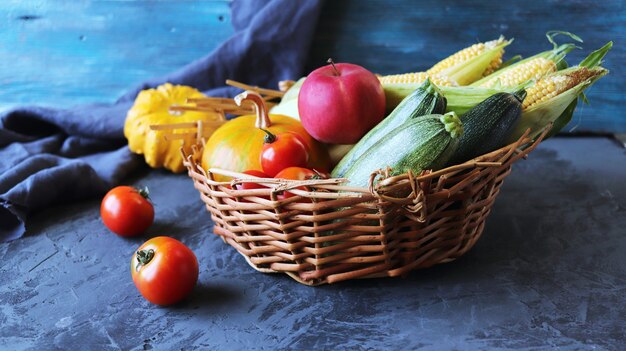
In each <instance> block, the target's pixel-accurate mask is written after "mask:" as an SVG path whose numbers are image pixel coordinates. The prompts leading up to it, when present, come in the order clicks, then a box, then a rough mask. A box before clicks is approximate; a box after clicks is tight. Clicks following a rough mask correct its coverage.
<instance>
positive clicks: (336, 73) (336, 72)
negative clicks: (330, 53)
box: [326, 58, 341, 77]
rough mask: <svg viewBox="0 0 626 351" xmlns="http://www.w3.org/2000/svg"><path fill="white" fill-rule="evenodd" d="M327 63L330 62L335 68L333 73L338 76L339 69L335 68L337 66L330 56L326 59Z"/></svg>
mask: <svg viewBox="0 0 626 351" xmlns="http://www.w3.org/2000/svg"><path fill="white" fill-rule="evenodd" d="M326 62H328V63H330V64H331V65H332V66H333V69H334V70H335V75H336V76H337V77H339V76H340V75H341V74H340V73H339V70H338V69H337V66H335V62H334V61H333V59H332V58H329V59H328V61H326Z"/></svg>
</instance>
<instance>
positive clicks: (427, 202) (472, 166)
mask: <svg viewBox="0 0 626 351" xmlns="http://www.w3.org/2000/svg"><path fill="white" fill-rule="evenodd" d="M546 132H547V130H546ZM546 132H544V133H543V134H541V135H540V136H539V137H538V138H537V139H535V140H534V141H532V142H531V140H530V139H529V138H528V137H527V136H526V135H524V136H522V137H521V138H520V139H519V140H518V141H517V142H515V143H513V144H511V145H508V146H506V147H503V148H501V149H499V150H496V151H494V152H491V153H489V154H485V155H483V156H480V157H478V158H476V159H474V160H472V161H469V162H466V163H464V164H461V165H456V166H452V167H449V168H446V169H443V170H439V171H436V172H425V173H423V174H421V175H413V174H410V173H409V174H404V175H400V176H395V177H386V176H385V175H386V174H387V172H388V170H387V171H383V170H381V171H379V172H377V173H376V174H373V175H372V179H371V182H370V188H369V189H365V188H354V187H348V186H344V185H342V184H344V183H345V179H324V180H308V181H292V180H282V179H262V180H260V179H258V178H255V179H251V178H250V176H249V175H246V174H240V173H233V172H229V171H224V170H219V169H209V170H208V171H205V170H203V169H202V167H201V166H200V159H201V155H202V144H198V145H195V146H193V147H192V148H191V151H190V152H189V153H186V152H184V151H183V158H184V164H185V166H186V167H187V170H188V174H189V176H190V177H191V178H192V179H193V182H194V185H195V188H196V189H197V190H198V191H199V192H200V198H201V199H202V201H203V202H204V203H205V204H206V208H207V210H208V211H209V212H210V213H211V218H212V219H213V221H214V223H215V226H214V232H215V234H217V235H219V236H221V237H222V239H223V240H224V241H225V242H227V243H229V244H230V245H232V246H233V247H234V248H235V249H237V251H238V252H239V253H240V254H241V255H243V256H244V257H245V258H246V260H247V261H248V263H249V264H250V265H251V266H252V267H253V268H255V269H256V270H258V271H260V272H265V273H276V272H283V273H287V274H288V275H289V276H290V277H292V278H293V279H295V280H297V281H298V282H300V283H303V284H307V285H319V284H324V283H335V282H339V281H342V280H348V279H355V278H375V277H396V276H402V275H406V274H407V273H409V272H410V271H412V270H414V269H419V268H426V267H430V266H432V265H435V264H438V263H444V262H450V261H452V260H454V259H455V258H457V257H459V256H461V255H463V254H464V253H465V252H467V251H468V250H469V249H470V248H471V247H472V246H473V245H474V243H476V240H478V238H479V237H480V235H481V233H482V231H483V228H484V225H485V219H486V218H487V216H488V215H489V212H490V211H491V206H492V205H493V203H494V201H495V199H496V196H497V195H498V192H499V190H500V187H501V186H502V182H503V181H504V178H505V177H506V176H507V175H508V174H509V173H510V172H511V165H512V164H513V163H514V162H515V161H517V160H518V159H520V158H522V157H525V156H526V155H527V154H528V153H529V152H530V151H532V150H533V149H534V148H535V147H536V146H537V144H538V143H539V142H540V141H541V140H542V139H543V137H544V136H545V134H546ZM215 174H220V175H223V176H229V177H232V178H233V181H232V182H230V183H229V182H218V181H215V180H214V179H215V178H214V175H215ZM244 182H255V183H259V184H264V185H266V186H267V188H264V189H253V190H233V187H232V185H233V184H235V183H244ZM288 189H290V192H292V193H293V194H295V195H296V196H294V197H290V198H287V199H283V200H280V199H279V196H278V195H279V194H281V193H282V192H283V191H285V190H288Z"/></svg>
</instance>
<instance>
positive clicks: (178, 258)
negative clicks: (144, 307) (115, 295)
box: [130, 236, 198, 305]
mask: <svg viewBox="0 0 626 351" xmlns="http://www.w3.org/2000/svg"><path fill="white" fill-rule="evenodd" d="M130 273H131V275H132V277H133V282H134V283H135V286H136V287H137V289H138V290H139V292H140V293H141V295H143V297H144V298H145V299H146V300H148V301H150V302H152V303H153V304H156V305H171V304H173V303H176V302H178V301H180V300H182V299H183V298H185V297H186V296H187V295H189V293H190V292H191V290H193V287H194V286H195V285H196V282H197V281H198V260H197V259H196V255H195V254H194V253H193V251H191V250H190V249H189V248H188V247H187V246H185V244H183V243H181V242H180V241H178V240H176V239H174V238H169V237H166V236H159V237H156V238H152V239H150V240H148V241H146V242H145V243H144V244H143V245H141V247H139V249H137V252H135V254H134V255H133V258H132V259H131V261H130Z"/></svg>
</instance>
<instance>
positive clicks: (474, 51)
mask: <svg viewBox="0 0 626 351" xmlns="http://www.w3.org/2000/svg"><path fill="white" fill-rule="evenodd" d="M503 42H504V38H500V39H497V40H491V41H488V42H485V43H478V44H474V45H472V46H470V47H467V48H465V49H463V50H461V51H458V52H456V53H454V54H452V55H451V56H448V57H447V58H445V59H443V60H441V61H439V62H438V63H437V64H435V65H434V66H433V67H431V68H430V69H429V70H428V71H426V72H427V73H429V74H437V73H440V72H441V71H443V70H445V69H447V68H450V67H453V66H456V65H458V64H462V63H464V62H467V61H469V60H471V59H473V58H474V57H476V56H479V55H480V54H482V53H483V52H485V51H486V50H489V49H492V48H493V47H495V46H497V45H499V44H502V43H503ZM503 55H504V49H502V50H500V53H499V55H498V56H496V57H495V58H494V59H493V60H491V63H490V64H489V67H488V68H487V69H486V70H485V72H483V75H486V74H489V73H491V72H493V71H495V70H496V69H498V67H500V65H501V64H502V56H503Z"/></svg>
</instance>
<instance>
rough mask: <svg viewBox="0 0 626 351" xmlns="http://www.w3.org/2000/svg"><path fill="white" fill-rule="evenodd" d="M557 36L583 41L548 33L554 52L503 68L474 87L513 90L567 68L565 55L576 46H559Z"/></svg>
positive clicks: (572, 35)
mask: <svg viewBox="0 0 626 351" xmlns="http://www.w3.org/2000/svg"><path fill="white" fill-rule="evenodd" d="M557 34H566V35H567V36H569V37H570V38H571V39H573V40H577V41H582V40H581V39H580V38H579V37H577V36H576V35H574V34H571V33H566V32H548V33H547V34H546V36H547V37H548V40H549V41H550V42H551V43H552V44H553V45H554V47H553V49H552V50H548V51H544V52H541V53H539V54H537V55H534V56H531V57H529V58H527V59H524V60H522V61H519V62H516V63H514V64H512V65H510V66H508V67H505V68H502V69H501V70H499V71H498V72H495V73H493V74H490V75H488V76H487V77H485V78H483V79H481V80H479V81H476V82H474V83H472V84H471V85H472V86H479V87H484V88H496V87H502V88H513V87H517V86H518V85H520V84H522V83H524V82H526V81H528V80H531V79H539V78H541V77H543V76H545V75H546V74H549V73H552V72H555V71H557V70H558V69H560V68H565V67H567V64H566V63H565V60H564V58H565V55H566V54H567V53H568V52H570V51H572V50H573V49H574V48H575V47H576V46H575V45H574V44H571V43H567V44H563V45H561V46H557V44H556V42H555V41H554V36H555V35H557Z"/></svg>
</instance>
